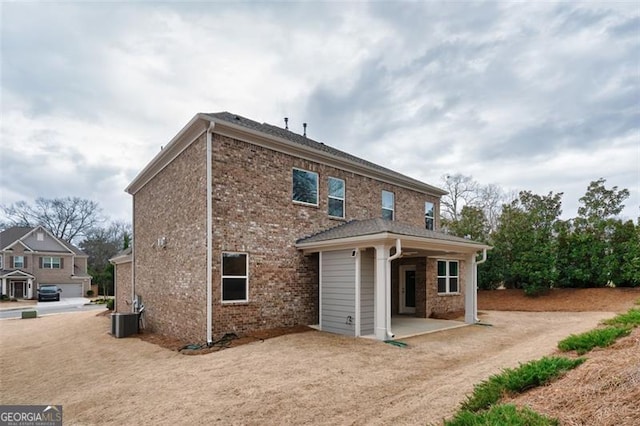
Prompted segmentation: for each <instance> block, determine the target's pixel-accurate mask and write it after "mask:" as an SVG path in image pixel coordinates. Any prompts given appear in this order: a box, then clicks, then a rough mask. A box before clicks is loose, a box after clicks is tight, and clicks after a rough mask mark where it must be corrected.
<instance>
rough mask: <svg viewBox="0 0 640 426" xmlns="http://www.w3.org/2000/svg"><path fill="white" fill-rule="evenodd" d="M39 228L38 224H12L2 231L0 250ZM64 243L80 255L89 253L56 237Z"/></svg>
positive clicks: (0, 233) (0, 234)
mask: <svg viewBox="0 0 640 426" xmlns="http://www.w3.org/2000/svg"><path fill="white" fill-rule="evenodd" d="M36 228H38V227H37V226H12V227H11V228H7V229H5V230H4V231H2V232H0V250H4V249H5V248H6V247H8V246H10V245H11V244H13V243H15V242H16V241H18V240H20V239H22V238H23V237H24V236H25V235H27V234H28V233H29V232H31V231H33V230H34V229H36ZM56 239H57V240H58V241H59V242H60V243H61V244H62V245H64V246H65V247H66V248H67V249H69V250H70V251H72V252H73V253H74V254H77V255H78V256H86V255H87V254H86V253H85V252H83V251H82V250H80V249H79V248H78V247H76V246H74V245H73V244H71V243H70V242H68V241H65V240H63V239H61V238H56Z"/></svg>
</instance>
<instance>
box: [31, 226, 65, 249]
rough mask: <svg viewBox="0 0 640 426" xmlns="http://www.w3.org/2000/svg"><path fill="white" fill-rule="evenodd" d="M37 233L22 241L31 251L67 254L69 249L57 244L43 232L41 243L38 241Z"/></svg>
mask: <svg viewBox="0 0 640 426" xmlns="http://www.w3.org/2000/svg"><path fill="white" fill-rule="evenodd" d="M38 233H39V232H38V231H36V232H34V233H33V234H31V235H29V236H28V237H27V238H25V239H24V240H23V241H24V243H25V244H26V245H27V246H28V247H29V248H30V249H31V250H35V251H46V252H61V253H69V249H67V248H66V247H64V246H62V245H60V243H59V242H57V241H56V240H54V239H53V238H51V237H50V236H49V234H47V233H46V232H43V234H44V238H43V240H42V241H38V237H37V234H38Z"/></svg>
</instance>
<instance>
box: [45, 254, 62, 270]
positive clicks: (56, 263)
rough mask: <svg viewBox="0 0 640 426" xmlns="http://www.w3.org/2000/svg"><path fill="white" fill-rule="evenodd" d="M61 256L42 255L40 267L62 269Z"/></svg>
mask: <svg viewBox="0 0 640 426" xmlns="http://www.w3.org/2000/svg"><path fill="white" fill-rule="evenodd" d="M62 264H63V261H62V258H60V257H54V256H43V257H41V258H40V267H41V268H44V269H62Z"/></svg>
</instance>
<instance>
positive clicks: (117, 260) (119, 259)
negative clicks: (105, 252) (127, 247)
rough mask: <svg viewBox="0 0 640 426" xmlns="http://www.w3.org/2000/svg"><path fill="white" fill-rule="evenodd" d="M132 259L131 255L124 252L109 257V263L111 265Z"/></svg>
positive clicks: (128, 261)
mask: <svg viewBox="0 0 640 426" xmlns="http://www.w3.org/2000/svg"><path fill="white" fill-rule="evenodd" d="M132 261H133V256H131V255H130V254H125V255H124V256H116V257H112V258H111V259H109V263H111V264H112V265H120V264H121V263H130V262H132Z"/></svg>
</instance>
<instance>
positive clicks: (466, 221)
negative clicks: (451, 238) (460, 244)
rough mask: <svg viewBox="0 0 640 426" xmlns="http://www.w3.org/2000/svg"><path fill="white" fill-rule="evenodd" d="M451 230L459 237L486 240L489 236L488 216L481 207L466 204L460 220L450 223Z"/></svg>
mask: <svg viewBox="0 0 640 426" xmlns="http://www.w3.org/2000/svg"><path fill="white" fill-rule="evenodd" d="M449 232H451V233H452V234H453V235H457V236H458V237H463V238H469V239H471V240H473V241H482V242H486V241H487V238H488V236H489V235H488V232H489V227H488V226H487V218H486V216H485V214H484V212H483V211H482V209H481V208H479V207H474V206H464V207H463V208H462V211H461V212H460V215H459V217H458V220H457V221H455V222H451V223H450V224H449Z"/></svg>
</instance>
